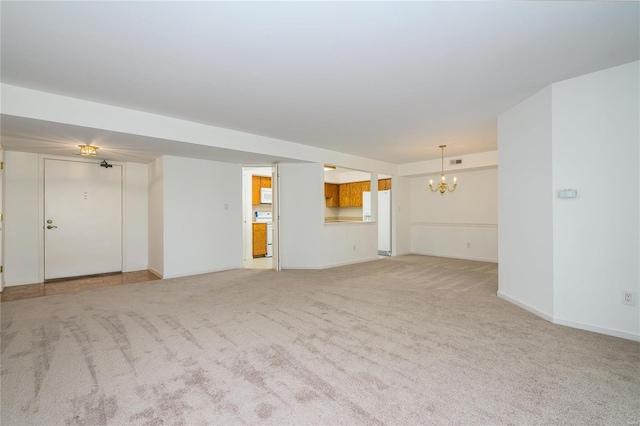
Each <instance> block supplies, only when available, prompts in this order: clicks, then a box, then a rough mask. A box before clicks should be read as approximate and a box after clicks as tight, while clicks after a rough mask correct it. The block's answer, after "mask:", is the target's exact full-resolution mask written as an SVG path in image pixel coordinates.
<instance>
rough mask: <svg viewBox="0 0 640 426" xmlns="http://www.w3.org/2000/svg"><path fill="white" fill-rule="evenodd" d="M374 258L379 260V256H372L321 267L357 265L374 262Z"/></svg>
mask: <svg viewBox="0 0 640 426" xmlns="http://www.w3.org/2000/svg"><path fill="white" fill-rule="evenodd" d="M374 260H378V256H376V257H372V258H370V259H360V260H351V261H348V262H338V263H332V264H329V265H324V266H323V267H322V268H321V269H328V268H337V267H338V266H347V265H355V264H356V263H364V262H372V261H374Z"/></svg>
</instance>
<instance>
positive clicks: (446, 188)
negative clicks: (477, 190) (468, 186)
mask: <svg viewBox="0 0 640 426" xmlns="http://www.w3.org/2000/svg"><path fill="white" fill-rule="evenodd" d="M445 147H446V145H440V146H439V147H438V148H440V149H441V150H442V172H441V173H440V183H438V185H436V186H435V187H434V186H433V179H431V180H430V181H429V189H430V190H431V191H433V192H440V195H444V193H445V191H449V192H453V191H455V190H456V186H458V184H457V183H456V178H455V177H454V178H453V186H449V184H448V183H447V182H446V181H445V179H446V178H445V177H444V148H445Z"/></svg>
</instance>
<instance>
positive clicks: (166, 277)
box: [150, 265, 244, 280]
mask: <svg viewBox="0 0 640 426" xmlns="http://www.w3.org/2000/svg"><path fill="white" fill-rule="evenodd" d="M235 269H244V266H243V265H237V266H235V267H233V266H232V267H230V268H217V269H208V270H206V271H197V272H189V273H187V274H173V275H164V276H162V279H163V280H168V279H170V278H182V277H191V276H193V275H204V274H211V273H213V272H223V271H233V270H235ZM150 271H151V272H152V273H153V274H154V275H156V276H160V274H158V273H157V272H155V271H154V270H152V269H150Z"/></svg>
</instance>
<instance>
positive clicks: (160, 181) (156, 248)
mask: <svg viewBox="0 0 640 426" xmlns="http://www.w3.org/2000/svg"><path fill="white" fill-rule="evenodd" d="M163 161H164V158H163V157H160V158H158V159H156V160H155V161H153V162H151V163H150V164H149V166H148V167H149V270H151V271H153V272H154V273H156V274H157V275H158V276H160V277H162V276H163V275H164V220H163V217H164V207H163V206H164V201H163V194H164V189H163V186H164V177H163Z"/></svg>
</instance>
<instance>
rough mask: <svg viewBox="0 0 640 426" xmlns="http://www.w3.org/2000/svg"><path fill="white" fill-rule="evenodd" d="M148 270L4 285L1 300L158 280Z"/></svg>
mask: <svg viewBox="0 0 640 426" xmlns="http://www.w3.org/2000/svg"><path fill="white" fill-rule="evenodd" d="M159 279H160V278H158V277H157V276H156V275H154V274H153V273H151V272H150V271H135V272H124V273H117V274H105V275H97V276H93V277H79V278H73V279H68V280H57V281H50V282H46V283H39V284H27V285H16V286H11V287H5V288H4V290H3V291H2V293H0V301H1V302H11V301H14V300H21V299H32V298H34V297H42V296H50V295H52V294H62V293H71V292H74V291H83V290H92V289H94V288H103V287H115V286H119V285H127V284H135V283H141V282H145V281H153V280H159Z"/></svg>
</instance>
